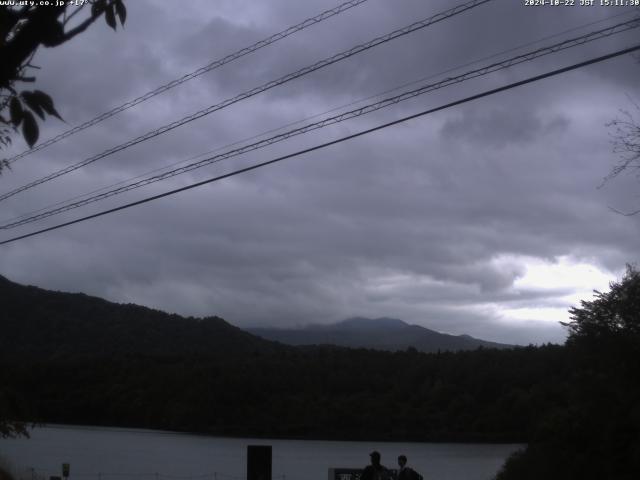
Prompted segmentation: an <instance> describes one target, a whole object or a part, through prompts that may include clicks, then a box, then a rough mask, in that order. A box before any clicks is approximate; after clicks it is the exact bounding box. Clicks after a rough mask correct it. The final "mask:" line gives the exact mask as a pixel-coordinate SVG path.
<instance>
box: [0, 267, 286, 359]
mask: <svg viewBox="0 0 640 480" xmlns="http://www.w3.org/2000/svg"><path fill="white" fill-rule="evenodd" d="M279 348H281V347H280V346H278V345H276V344H274V343H272V342H269V341H266V340H263V339H261V338H257V337H255V336H253V335H251V334H249V333H247V332H245V331H243V330H240V329H239V328H237V327H234V326H233V325H230V324H229V323H227V322H225V321H224V320H223V319H221V318H218V317H207V318H193V317H189V318H185V317H181V316H179V315H175V314H168V313H165V312H161V311H158V310H153V309H150V308H146V307H141V306H138V305H133V304H127V305H123V304H117V303H112V302H108V301H106V300H103V299H101V298H97V297H91V296H88V295H85V294H81V293H63V292H54V291H50V290H44V289H41V288H37V287H33V286H23V285H19V284H17V283H14V282H11V281H9V280H7V279H6V278H4V277H2V276H0V356H15V357H17V358H52V357H69V356H73V357H78V356H92V357H95V356H101V357H104V356H114V355H121V354H134V355H154V356H184V355H194V354H195V355H207V356H215V355H219V354H221V355H227V354H231V353H239V354H246V353H251V352H255V351H268V350H275V349H279Z"/></svg>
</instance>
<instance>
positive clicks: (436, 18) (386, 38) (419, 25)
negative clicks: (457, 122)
mask: <svg viewBox="0 0 640 480" xmlns="http://www.w3.org/2000/svg"><path fill="white" fill-rule="evenodd" d="M491 1H492V0H472V1H470V2H467V3H465V4H461V5H458V6H456V7H453V8H450V9H449V10H445V11H444V12H441V13H438V14H436V15H433V16H431V17H428V18H425V19H423V20H420V21H418V22H414V23H412V24H411V25H408V26H406V27H403V28H400V29H397V30H394V31H393V32H391V33H388V34H386V35H383V36H381V37H376V38H374V39H373V40H370V41H368V42H366V43H363V44H361V45H357V46H355V47H352V48H350V49H349V50H346V51H344V52H341V53H338V54H336V55H333V56H331V57H328V58H325V59H324V60H320V61H318V62H316V63H314V64H312V65H309V66H307V67H304V68H301V69H300V70H297V71H295V72H293V73H289V74H287V75H285V76H283V77H280V78H278V79H277V80H272V81H270V82H267V83H265V84H263V85H261V86H259V87H255V88H252V89H251V90H248V91H246V92H244V93H241V94H239V95H237V96H235V97H232V98H229V99H227V100H224V101H223V102H221V103H218V104H215V105H211V106H209V107H207V108H205V109H202V110H199V111H197V112H195V113H193V114H191V115H187V116H186V117H183V118H182V119H180V120H176V121H174V122H172V123H169V124H167V125H164V126H162V127H160V128H157V129H155V130H151V131H150V132H147V133H145V134H144V135H141V136H139V137H136V138H134V139H132V140H129V141H128V142H125V143H123V144H120V145H117V146H115V147H112V148H110V149H108V150H105V151H104V152H102V153H99V154H97V155H94V156H92V157H89V158H86V159H84V160H82V161H80V162H78V163H75V164H73V165H69V166H67V167H65V168H63V169H61V170H58V171H56V172H53V173H51V174H49V175H46V176H44V177H42V178H40V179H38V180H34V181H33V182H30V183H27V184H26V185H23V186H21V187H18V188H16V189H14V190H11V191H9V192H7V193H4V194H2V195H0V201H2V200H6V199H7V198H10V197H12V196H14V195H16V194H18V193H20V192H23V191H25V190H28V189H30V188H33V187H36V186H38V185H41V184H43V183H45V182H48V181H50V180H53V179H54V178H58V177H60V176H62V175H66V174H67V173H70V172H73V171H75V170H78V169H79V168H82V167H84V166H86V165H89V164H91V163H94V162H96V161H98V160H100V159H102V158H105V157H108V156H109V155H112V154H114V153H116V152H120V151H122V150H124V149H126V148H129V147H131V146H133V145H137V144H138V143H141V142H144V141H146V140H150V139H152V138H154V137H157V136H158V135H162V134H164V133H167V132H169V131H171V130H173V129H175V128H178V127H180V126H182V125H185V124H187V123H190V122H193V121H194V120H197V119H199V118H202V117H204V116H206V115H209V114H211V113H213V112H215V111H218V110H221V109H223V108H226V107H228V106H229V105H233V104H234V103H237V102H240V101H242V100H246V99H247V98H250V97H253V96H254V95H257V94H259V93H262V92H264V91H266V90H269V89H271V88H274V87H277V86H279V85H282V84H284V83H287V82H289V81H291V80H294V79H296V78H299V77H302V76H304V75H307V74H309V73H311V72H314V71H316V70H319V69H321V68H324V67H327V66H329V65H332V64H334V63H336V62H339V61H341V60H345V59H347V58H349V57H352V56H354V55H357V54H359V53H362V52H364V51H366V50H369V49H371V48H373V47H376V46H378V45H381V44H383V43H387V42H390V41H392V40H395V39H396V38H399V37H402V36H404V35H408V34H409V33H412V32H415V31H417V30H420V29H423V28H425V27H428V26H430V25H433V24H435V23H438V22H441V21H443V20H446V19H448V18H451V17H453V16H456V15H459V14H461V13H463V12H466V11H468V10H471V9H472V8H475V7H477V6H479V5H482V4H484V3H488V2H491Z"/></svg>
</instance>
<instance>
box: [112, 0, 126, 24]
mask: <svg viewBox="0 0 640 480" xmlns="http://www.w3.org/2000/svg"><path fill="white" fill-rule="evenodd" d="M114 5H115V7H116V13H117V14H118V18H119V19H120V25H122V26H123V27H124V22H125V20H126V19H127V8H126V7H125V6H124V3H122V0H115V3H114Z"/></svg>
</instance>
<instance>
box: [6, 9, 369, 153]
mask: <svg viewBox="0 0 640 480" xmlns="http://www.w3.org/2000/svg"><path fill="white" fill-rule="evenodd" d="M367 1H368V0H350V1H348V2H344V3H341V4H340V5H338V6H337V7H335V8H331V9H329V10H325V11H324V12H322V13H320V14H318V15H316V16H314V17H311V18H307V19H306V20H304V21H302V22H300V23H298V24H297V25H293V26H292V27H289V28H287V29H285V30H282V31H281V32H278V33H276V34H274V35H271V36H270V37H268V38H265V39H263V40H260V41H258V42H256V43H254V44H253V45H250V46H248V47H245V48H241V49H240V50H238V51H236V52H233V53H231V54H229V55H227V56H225V57H223V58H220V59H218V60H215V61H213V62H211V63H209V64H208V65H205V66H204V67H200V68H198V69H197V70H194V71H193V72H191V73H187V74H185V75H183V76H182V77H180V78H177V79H175V80H172V81H171V82H169V83H166V84H164V85H161V86H159V87H158V88H156V89H154V90H151V91H150V92H147V93H145V94H144V95H140V96H139V97H137V98H134V99H133V100H130V101H128V102H126V103H123V104H122V105H119V106H117V107H114V108H112V109H111V110H109V111H107V112H104V113H101V114H100V115H98V116H96V117H94V118H92V119H91V120H88V121H86V122H84V123H82V124H80V125H77V126H75V127H73V128H70V129H69V130H66V131H64V132H62V133H61V134H59V135H56V136H55V137H53V138H50V139H48V140H46V141H44V142H42V143H40V144H38V145H36V146H35V147H33V148H31V149H29V150H25V151H24V152H22V153H20V154H18V155H15V156H13V157H11V158H8V159H6V160H7V162H8V163H9V164H11V163H13V162H15V161H16V160H19V159H20V158H24V157H26V156H27V155H31V154H32V153H35V152H37V151H40V150H42V149H44V148H46V147H48V146H50V145H53V144H54V143H57V142H59V141H60V140H63V139H65V138H67V137H70V136H71V135H74V134H76V133H78V132H81V131H82V130H85V129H87V128H89V127H92V126H94V125H96V124H98V123H100V122H103V121H104V120H106V119H108V118H111V117H113V116H114V115H117V114H118V113H120V112H124V111H125V110H128V109H130V108H132V107H135V106H136V105H138V104H140V103H142V102H145V101H147V100H149V99H150V98H153V97H155V96H157V95H160V94H161V93H164V92H167V91H169V90H171V89H172V88H175V87H177V86H178V85H182V84H183V83H185V82H188V81H189V80H192V79H194V78H196V77H199V76H200V75H203V74H205V73H207V72H210V71H212V70H215V69H216V68H220V67H222V66H223V65H226V64H227V63H231V62H233V61H234V60H237V59H239V58H242V57H244V56H245V55H248V54H250V53H253V52H255V51H257V50H260V49H261V48H263V47H266V46H268V45H271V44H273V43H275V42H277V41H279V40H282V39H284V38H287V37H288V36H290V35H293V34H294V33H297V32H299V31H301V30H304V29H305V28H308V27H311V26H312V25H315V24H317V23H320V22H322V21H324V20H327V19H328V18H331V17H333V16H335V15H339V14H341V13H342V12H345V11H347V10H349V9H351V8H353V7H356V6H358V5H361V4H362V3H365V2H367Z"/></svg>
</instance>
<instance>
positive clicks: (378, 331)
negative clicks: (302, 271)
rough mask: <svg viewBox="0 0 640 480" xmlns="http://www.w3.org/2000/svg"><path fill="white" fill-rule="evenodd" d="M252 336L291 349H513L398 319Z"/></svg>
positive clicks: (259, 331)
mask: <svg viewBox="0 0 640 480" xmlns="http://www.w3.org/2000/svg"><path fill="white" fill-rule="evenodd" d="M248 331H249V332H250V333H253V334H254V335H258V336H260V337H262V338H265V339H268V340H275V341H278V342H282V343H285V344H289V345H339V346H343V347H350V348H373V349H377V350H388V351H392V352H393V351H398V350H406V349H407V348H409V347H413V348H415V349H416V350H418V351H421V352H426V353H429V352H432V353H433V352H437V351H439V350H440V351H452V352H454V351H460V350H475V349H477V348H478V347H485V348H513V345H506V344H502V343H494V342H488V341H486V340H480V339H477V338H473V337H470V336H469V335H447V334H445V333H439V332H436V331H433V330H430V329H428V328H424V327H421V326H419V325H409V324H408V323H406V322H403V321H402V320H398V319H394V318H375V319H372V318H361V317H355V318H350V319H348V320H344V321H342V322H338V323H334V324H331V325H308V326H306V327H302V328H295V329H293V328H292V329H279V328H250V329H248Z"/></svg>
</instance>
